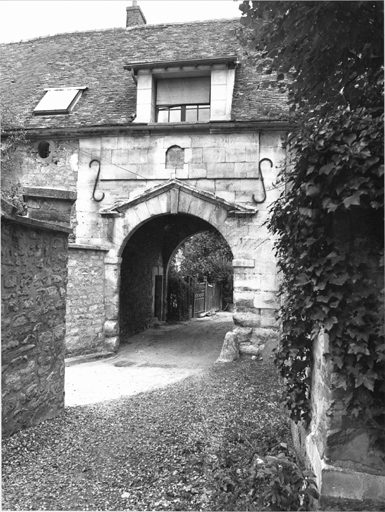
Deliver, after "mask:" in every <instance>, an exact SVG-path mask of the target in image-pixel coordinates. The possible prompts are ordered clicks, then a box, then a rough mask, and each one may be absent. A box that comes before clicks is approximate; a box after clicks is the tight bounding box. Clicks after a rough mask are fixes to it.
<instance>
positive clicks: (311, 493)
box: [305, 487, 319, 500]
mask: <svg viewBox="0 0 385 512" xmlns="http://www.w3.org/2000/svg"><path fill="white" fill-rule="evenodd" d="M305 493H306V494H308V495H309V496H311V497H312V498H314V499H316V500H318V498H319V493H318V492H317V491H316V489H314V487H307V488H306V489H305Z"/></svg>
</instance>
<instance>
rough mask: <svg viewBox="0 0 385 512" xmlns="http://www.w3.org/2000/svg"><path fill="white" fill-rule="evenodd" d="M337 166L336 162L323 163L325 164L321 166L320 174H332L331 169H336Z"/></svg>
mask: <svg viewBox="0 0 385 512" xmlns="http://www.w3.org/2000/svg"><path fill="white" fill-rule="evenodd" d="M335 167H336V166H335V163H334V162H331V163H329V164H326V165H323V166H322V167H321V169H320V170H319V173H320V174H326V175H328V174H330V171H331V170H332V169H335Z"/></svg>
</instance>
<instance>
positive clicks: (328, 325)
mask: <svg viewBox="0 0 385 512" xmlns="http://www.w3.org/2000/svg"><path fill="white" fill-rule="evenodd" d="M334 324H338V319H337V318H336V317H335V316H332V317H331V318H328V319H326V320H325V321H324V329H325V331H330V329H331V328H332V327H333V325H334Z"/></svg>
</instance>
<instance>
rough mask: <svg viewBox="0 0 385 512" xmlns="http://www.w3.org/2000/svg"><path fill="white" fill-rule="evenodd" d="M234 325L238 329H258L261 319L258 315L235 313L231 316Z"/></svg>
mask: <svg viewBox="0 0 385 512" xmlns="http://www.w3.org/2000/svg"><path fill="white" fill-rule="evenodd" d="M233 320H234V324H235V325H236V326H239V327H260V325H261V318H260V315H259V314H254V313H240V312H236V313H234V315H233Z"/></svg>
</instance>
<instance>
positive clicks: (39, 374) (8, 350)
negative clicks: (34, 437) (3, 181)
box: [1, 219, 68, 435]
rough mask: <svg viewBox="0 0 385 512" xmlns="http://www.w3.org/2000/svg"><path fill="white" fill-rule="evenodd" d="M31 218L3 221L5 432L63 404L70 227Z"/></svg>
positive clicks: (55, 412) (58, 409)
mask: <svg viewBox="0 0 385 512" xmlns="http://www.w3.org/2000/svg"><path fill="white" fill-rule="evenodd" d="M29 222H30V224H29V225H26V224H22V223H18V222H13V221H9V220H7V219H2V222H1V228H2V229H1V271H2V281H1V283H2V284H1V300H2V312H1V313H2V315H1V316H2V425H3V434H4V435H9V434H12V433H13V432H16V431H17V430H20V429H21V428H25V427H29V426H32V425H34V424H36V423H39V422H40V421H42V420H44V419H47V418H52V417H54V416H56V415H58V414H59V413H60V412H61V411H62V410H63V408H64V350H65V300H66V299H65V297H66V287H67V257H68V253H67V246H68V240H67V239H68V232H60V231H59V230H54V229H44V230H43V229H39V228H38V227H34V225H33V224H34V223H35V224H37V223H38V221H29ZM63 231H64V230H63Z"/></svg>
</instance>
